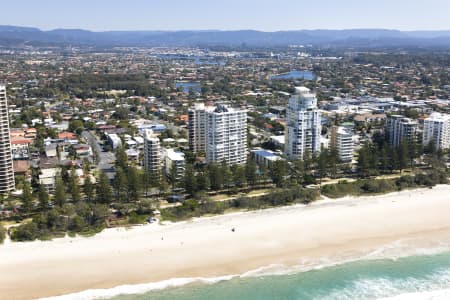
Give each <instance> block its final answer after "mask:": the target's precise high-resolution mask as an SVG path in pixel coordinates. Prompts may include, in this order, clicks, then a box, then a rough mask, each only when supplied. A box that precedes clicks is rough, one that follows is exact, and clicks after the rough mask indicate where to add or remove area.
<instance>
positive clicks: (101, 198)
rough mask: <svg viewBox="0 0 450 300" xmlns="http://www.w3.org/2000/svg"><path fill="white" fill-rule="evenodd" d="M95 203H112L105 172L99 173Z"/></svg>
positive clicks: (109, 186)
mask: <svg viewBox="0 0 450 300" xmlns="http://www.w3.org/2000/svg"><path fill="white" fill-rule="evenodd" d="M96 195H97V202H99V203H102V204H110V203H111V202H112V195H111V185H110V184H109V179H108V176H107V175H106V173H105V172H101V173H100V177H99V180H98V184H97V189H96Z"/></svg>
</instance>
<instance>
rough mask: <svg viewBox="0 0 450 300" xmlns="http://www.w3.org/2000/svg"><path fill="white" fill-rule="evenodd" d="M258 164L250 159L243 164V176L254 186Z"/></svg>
mask: <svg viewBox="0 0 450 300" xmlns="http://www.w3.org/2000/svg"><path fill="white" fill-rule="evenodd" d="M257 168H258V166H257V165H256V163H255V162H254V161H252V160H249V161H247V163H246V164H245V177H246V179H247V182H248V184H249V185H251V186H254V185H255V184H256V180H257V174H256V171H257Z"/></svg>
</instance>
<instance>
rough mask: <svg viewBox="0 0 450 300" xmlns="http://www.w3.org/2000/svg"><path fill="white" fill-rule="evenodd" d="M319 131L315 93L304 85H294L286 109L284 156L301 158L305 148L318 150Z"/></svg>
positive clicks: (318, 112)
mask: <svg viewBox="0 0 450 300" xmlns="http://www.w3.org/2000/svg"><path fill="white" fill-rule="evenodd" d="M321 131H322V126H321V118H320V111H319V109H318V108H317V98H316V95H315V94H314V93H312V92H311V91H310V90H309V89H308V88H306V87H296V88H295V94H294V95H292V97H291V98H290V99H289V103H288V106H287V110H286V144H285V153H286V156H287V157H288V158H289V159H296V158H303V155H304V154H305V151H306V150H309V151H310V153H314V152H318V151H320V134H321Z"/></svg>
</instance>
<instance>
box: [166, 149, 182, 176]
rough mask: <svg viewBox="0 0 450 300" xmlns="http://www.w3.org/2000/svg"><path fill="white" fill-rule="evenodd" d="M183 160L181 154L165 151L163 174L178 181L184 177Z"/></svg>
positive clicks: (169, 150)
mask: <svg viewBox="0 0 450 300" xmlns="http://www.w3.org/2000/svg"><path fill="white" fill-rule="evenodd" d="M184 170H185V159H184V153H183V152H177V151H175V150H174V149H167V150H166V153H165V159H164V172H165V173H166V175H167V176H168V177H172V176H175V178H171V179H172V180H180V179H181V178H183V176H184Z"/></svg>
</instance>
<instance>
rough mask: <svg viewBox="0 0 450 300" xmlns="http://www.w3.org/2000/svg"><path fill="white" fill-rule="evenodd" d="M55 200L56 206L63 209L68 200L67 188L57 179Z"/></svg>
mask: <svg viewBox="0 0 450 300" xmlns="http://www.w3.org/2000/svg"><path fill="white" fill-rule="evenodd" d="M54 199H55V204H56V205H58V206H59V207H62V206H63V205H64V204H65V203H66V200H67V195H66V187H65V185H64V182H63V181H62V180H61V179H60V178H57V179H56V185H55V196H54Z"/></svg>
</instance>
